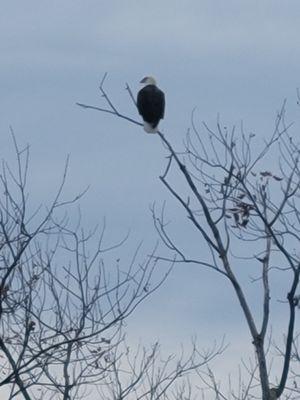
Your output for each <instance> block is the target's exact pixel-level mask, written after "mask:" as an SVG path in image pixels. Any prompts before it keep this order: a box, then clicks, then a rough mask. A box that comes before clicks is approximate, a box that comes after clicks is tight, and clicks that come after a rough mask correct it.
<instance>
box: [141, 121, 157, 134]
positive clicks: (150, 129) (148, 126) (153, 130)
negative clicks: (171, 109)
mask: <svg viewBox="0 0 300 400" xmlns="http://www.w3.org/2000/svg"><path fill="white" fill-rule="evenodd" d="M144 130H145V131H146V132H147V133H157V131H158V125H156V127H155V128H153V126H152V125H151V124H149V122H146V121H144Z"/></svg>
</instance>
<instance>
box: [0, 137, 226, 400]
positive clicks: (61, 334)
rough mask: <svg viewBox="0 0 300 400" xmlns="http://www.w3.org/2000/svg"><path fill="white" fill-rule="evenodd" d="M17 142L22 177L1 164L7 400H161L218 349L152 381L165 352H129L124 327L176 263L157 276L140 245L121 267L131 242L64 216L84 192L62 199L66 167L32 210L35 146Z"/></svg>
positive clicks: (0, 270) (1, 339) (0, 376)
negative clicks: (102, 398) (44, 202)
mask: <svg viewBox="0 0 300 400" xmlns="http://www.w3.org/2000/svg"><path fill="white" fill-rule="evenodd" d="M12 137H13V140H14V145H15V152H16V172H15V170H14V169H13V168H11V167H10V166H9V165H8V164H7V163H6V162H4V161H3V163H2V171H1V174H0V185H1V189H0V191H1V198H0V392H1V390H2V389H5V388H7V389H6V390H9V393H10V394H9V399H13V398H24V399H26V400H29V399H62V400H68V399H79V398H87V396H88V394H89V393H92V390H94V389H93V388H95V387H96V386H97V387H98V388H100V389H101V390H100V389H99V390H100V391H102V392H103V393H106V395H107V396H108V394H109V393H110V395H111V396H113V398H115V399H124V398H126V397H130V396H131V398H132V396H133V395H136V398H142V397H143V396H146V395H145V394H144V395H143V393H150V392H151V393H158V392H159V395H158V394H156V395H155V397H156V398H159V397H161V396H162V394H165V393H166V391H167V389H169V387H171V386H173V383H174V382H175V381H176V380H177V379H179V377H181V376H183V375H185V374H186V373H187V371H189V370H191V369H194V368H197V366H199V365H202V364H203V363H206V362H207V361H209V360H210V359H211V358H212V357H213V356H215V355H216V354H217V353H219V352H221V351H222V348H221V347H219V348H218V349H217V348H216V349H215V350H214V351H212V352H206V353H204V354H200V353H199V352H197V351H196V350H195V348H193V349H192V350H191V353H190V355H189V356H187V357H183V356H182V357H181V358H180V360H178V361H177V363H175V366H174V367H173V369H172V368H169V361H166V362H161V363H160V368H161V373H160V374H158V375H156V376H155V378H154V375H153V376H152V375H151V373H152V374H154V372H153V371H154V365H156V364H157V358H158V357H159V347H158V345H155V346H154V347H153V348H151V349H149V350H145V349H144V350H143V351H141V350H140V352H138V353H136V351H135V350H133V351H129V348H128V346H127V344H126V342H125V336H124V333H123V324H124V320H125V319H126V318H127V317H128V316H129V315H130V314H131V313H132V312H133V311H134V310H135V309H136V307H137V306H138V305H139V304H140V303H141V302H142V301H144V300H145V299H146V298H147V297H149V296H150V295H151V294H152V293H153V292H154V291H155V290H156V289H157V288H158V287H159V286H160V285H161V284H162V283H163V282H164V280H165V279H166V277H167V276H168V274H169V272H170V269H171V267H172V264H173V263H172V262H171V263H170V264H169V266H168V267H167V268H166V269H160V273H156V275H155V276H154V271H155V267H156V264H157V262H158V258H157V257H156V255H155V251H156V249H154V250H153V252H152V253H151V254H150V256H149V255H147V256H145V257H143V256H142V255H141V246H140V245H139V246H138V248H137V249H136V250H135V252H134V254H133V255H132V258H131V261H129V262H128V261H126V259H128V256H127V257H124V258H125V260H124V261H123V259H122V257H121V256H120V251H121V250H120V246H121V245H122V244H123V243H124V242H125V240H126V238H124V239H123V240H122V241H121V242H120V243H116V244H113V245H107V244H106V238H105V224H103V228H102V229H101V231H100V232H99V230H98V229H97V228H95V229H94V230H92V231H85V230H84V229H83V228H82V226H81V216H80V214H79V215H78V218H77V221H76V222H74V216H73V214H71V216H72V218H70V217H69V216H68V213H67V209H68V208H70V206H71V205H72V204H73V203H74V202H76V201H77V200H78V199H79V198H80V197H81V195H79V196H76V197H75V198H74V199H71V200H69V201H65V200H63V199H62V197H63V188H64V184H65V180H66V173H67V167H68V165H66V168H65V171H64V174H63V177H62V181H61V184H60V186H59V188H58V191H57V194H56V195H55V197H54V199H53V201H52V202H51V204H50V205H48V207H46V208H43V207H39V208H38V209H32V206H31V205H30V199H29V194H28V188H27V180H28V176H29V174H28V159H29V148H28V147H25V148H24V149H20V148H19V147H18V145H17V142H16V141H15V138H14V136H13V135H12ZM106 264H107V265H108V266H109V269H108V268H106ZM132 354H133V355H132ZM132 359H133V360H132ZM138 362H139V363H140V364H139V367H138V364H137V363H138ZM124 363H125V364H124ZM121 364H122V369H121ZM126 370H127V373H125V375H124V374H123V375H122V371H123V372H124V371H126ZM128 376H129V378H128ZM138 386H139V388H138ZM1 388H2V389H1ZM137 394H138V395H137ZM108 397H109V396H108ZM110 398H111V397H110Z"/></svg>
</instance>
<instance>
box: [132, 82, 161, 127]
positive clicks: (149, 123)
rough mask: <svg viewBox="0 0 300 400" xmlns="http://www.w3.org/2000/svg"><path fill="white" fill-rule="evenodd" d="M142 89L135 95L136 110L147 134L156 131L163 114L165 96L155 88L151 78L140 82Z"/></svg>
mask: <svg viewBox="0 0 300 400" xmlns="http://www.w3.org/2000/svg"><path fill="white" fill-rule="evenodd" d="M140 83H142V84H143V85H144V87H143V88H142V89H141V90H140V91H139V92H138V95H137V108H138V110H139V113H140V115H141V116H142V117H143V120H144V129H145V131H146V132H147V133H156V132H157V131H158V124H159V121H160V120H161V119H162V118H163V117H164V114H165V94H164V92H163V91H162V90H160V89H159V88H158V87H157V86H156V81H155V79H154V78H153V77H152V76H146V77H145V78H143V79H142V80H141V82H140Z"/></svg>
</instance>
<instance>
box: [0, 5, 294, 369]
mask: <svg viewBox="0 0 300 400" xmlns="http://www.w3.org/2000/svg"><path fill="white" fill-rule="evenodd" d="M299 21H300V3H299V1H296V0H295V1H291V0H286V1H284V2H283V1H278V0H272V1H271V0H269V1H264V0H260V1H250V0H246V1H237V0H236V1H232V0H227V1H221V0H219V1H211V0H207V1H203V0H200V1H199V0H191V1H177V0H176V1H174V0H164V1H157V0H152V1H151V2H150V1H141V0H139V1H138V0H136V1H132V0H130V1H121V0H120V1H110V2H107V1H100V0H98V1H96V0H88V1H83V0H81V1H78V0H75V1H74V0H72V1H71V0H64V1H61V0H52V1H51V2H50V1H49V2H44V1H40V0H36V1H33V0H28V1H26V2H25V1H24V2H20V1H15V0H10V1H2V2H1V7H0V54H1V63H0V88H1V93H0V110H1V112H0V132H1V137H0V157H1V158H6V159H10V158H11V156H12V145H11V140H10V136H9V125H12V126H13V128H14V130H15V134H16V136H17V139H18V141H19V142H20V143H21V144H25V143H29V144H30V145H31V169H30V178H31V185H32V194H31V196H32V198H33V201H34V202H36V203H38V202H39V201H47V196H48V195H49V194H50V193H53V192H54V191H55V188H56V186H57V184H58V182H59V178H60V176H61V173H62V169H63V165H64V161H65V158H66V156H67V154H70V171H69V179H68V184H67V188H66V189H67V192H68V193H70V194H74V193H77V192H78V191H80V190H82V189H83V188H85V187H86V186H87V185H90V190H89V191H88V193H87V194H86V196H85V198H84V199H82V201H81V208H82V212H83V216H84V221H85V224H86V226H89V225H90V224H92V223H94V221H95V220H99V221H101V220H102V218H103V217H106V221H107V226H108V231H109V235H110V236H111V237H117V238H120V237H122V235H124V234H125V233H126V232H127V231H128V229H130V230H131V232H132V233H131V238H130V246H129V247H130V248H129V249H128V251H131V250H132V249H133V246H134V245H135V243H137V242H138V241H139V240H140V239H144V242H145V243H144V250H145V253H147V251H148V250H147V249H149V248H151V247H152V246H153V245H154V243H155V241H156V238H157V236H156V233H155V230H154V228H153V225H152V221H151V214H150V212H149V205H150V204H151V203H153V201H157V202H158V204H161V202H162V201H163V200H167V202H168V203H167V204H168V209H169V210H170V211H169V215H170V217H171V218H173V219H174V220H175V222H176V223H177V226H178V229H180V228H179V227H180V224H181V222H182V221H183V220H184V213H183V212H181V211H180V212H178V209H177V205H176V203H175V201H173V200H172V199H171V198H170V196H169V194H168V193H167V192H166V190H165V189H164V187H163V186H162V185H161V183H160V182H159V179H158V176H159V175H160V173H161V171H162V170H163V167H164V165H165V155H166V152H165V150H164V149H163V147H162V146H161V144H160V142H159V140H158V137H156V136H154V135H153V136H148V135H146V134H145V133H144V132H143V130H142V129H141V128H139V127H136V126H133V125H130V124H128V123H127V122H124V121H121V120H116V119H114V118H112V117H111V116H109V115H104V114H101V113H97V112H93V111H83V110H82V109H80V108H79V107H77V106H76V105H75V103H76V102H77V101H79V102H85V103H88V104H94V105H99V106H101V105H103V104H104V103H103V99H101V97H100V94H99V92H98V89H97V86H98V84H99V81H100V79H101V77H102V76H103V74H104V73H105V72H108V73H109V76H108V79H107V82H106V88H107V90H108V91H109V93H110V94H111V96H112V99H113V100H114V101H115V104H116V105H117V106H118V107H120V110H121V111H124V112H125V113H128V114H129V115H130V116H133V117H137V113H136V110H135V109H134V107H133V105H132V103H131V101H130V99H129V98H128V95H127V93H126V91H125V90H124V88H125V83H126V82H128V83H129V84H130V85H131V88H132V90H133V91H134V92H136V91H137V90H138V89H139V84H138V82H139V81H140V79H141V78H142V77H143V76H145V75H147V74H151V75H154V76H155V77H156V78H157V81H158V84H159V86H160V87H161V88H162V89H163V90H164V91H165V93H166V101H167V108H166V117H165V120H164V121H163V123H162V124H161V126H162V129H163V131H164V132H165V134H166V135H167V136H168V137H169V138H170V140H171V141H172V142H173V143H174V144H175V145H179V144H180V143H181V142H182V139H183V137H184V134H185V132H186V130H187V128H188V127H189V126H190V116H191V111H192V109H193V108H194V107H197V112H196V120H198V121H199V122H200V121H202V120H205V121H207V122H208V123H210V124H213V123H214V122H215V121H216V116H217V114H218V113H220V115H221V118H222V119H223V121H224V124H229V126H230V125H232V124H239V123H240V121H241V120H243V122H244V124H245V126H246V129H247V130H248V131H254V132H255V133H256V134H257V135H261V136H262V137H264V135H267V134H268V133H269V132H271V130H272V127H273V120H274V116H275V113H276V110H277V109H278V108H279V107H280V106H281V104H282V101H283V99H284V98H287V99H288V111H289V114H290V116H291V119H292V120H294V119H297V118H299V110H298V109H297V107H296V88H297V87H298V86H300V73H299V66H300V46H299ZM181 240H183V242H184V243H185V244H186V245H190V243H189V233H188V231H184V232H183V233H182V236H181ZM194 245H195V247H194V248H195V249H196V248H201V244H197V246H196V244H194ZM124 251H125V250H124ZM212 285H217V289H216V290H212ZM250 290H251V291H252V292H254V290H253V288H252V289H250ZM217 293H221V294H222V297H221V298H220V297H219V296H217ZM161 304H163V307H160V306H161ZM158 310H159V311H158ZM237 327H238V328H237ZM237 329H238V330H239V331H238V337H237V335H236V332H237ZM128 331H129V335H131V338H134V339H131V340H132V341H133V342H134V340H137V339H138V338H141V339H142V340H143V341H144V342H145V343H149V342H151V341H155V340H156V339H157V338H159V339H160V340H161V341H162V343H163V345H165V347H166V349H168V350H170V349H172V350H174V349H176V348H177V347H176V346H178V345H179V344H180V343H184V342H185V341H188V339H189V337H190V336H192V335H195V334H197V336H198V338H199V340H200V342H201V341H202V343H204V344H205V345H209V343H210V341H211V339H212V338H214V337H215V338H216V339H220V338H221V337H222V335H223V334H224V333H226V335H227V338H228V341H229V342H231V343H234V344H233V345H232V348H231V349H229V350H228V352H227V353H226V355H225V356H224V357H225V360H226V361H225V363H226V365H229V364H230V362H231V360H233V361H232V363H233V364H234V363H235V362H237V360H238V357H239V354H238V352H239V351H238V350H236V349H237V348H241V343H242V342H243V340H244V339H242V337H243V336H242V334H243V331H245V333H246V325H245V323H244V321H243V318H242V316H241V313H240V312H239V308H238V305H237V301H236V300H235V299H233V300H232V291H231V288H230V287H229V286H228V284H227V283H225V282H224V281H223V280H222V279H221V277H217V276H215V275H213V274H212V273H210V272H207V271H205V272H202V271H201V270H199V268H196V267H193V266H188V267H185V266H181V267H179V266H178V267H177V268H176V269H175V270H174V272H173V273H172V275H171V277H170V279H169V280H168V282H167V283H166V285H165V286H164V287H163V288H162V289H160V291H159V292H158V293H157V294H155V295H154V297H153V298H152V299H150V300H149V301H148V302H147V304H145V305H143V306H142V307H141V308H140V309H139V310H138V311H137V313H136V314H135V317H134V318H132V320H131V321H129V324H128ZM246 337H247V335H246ZM226 357H228V358H227V359H226ZM223 362H224V360H223Z"/></svg>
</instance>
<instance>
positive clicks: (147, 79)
mask: <svg viewBox="0 0 300 400" xmlns="http://www.w3.org/2000/svg"><path fill="white" fill-rule="evenodd" d="M140 83H142V84H143V85H145V86H146V85H156V80H155V79H154V78H153V76H145V78H143V79H142V80H141V82H140Z"/></svg>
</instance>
